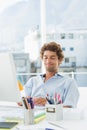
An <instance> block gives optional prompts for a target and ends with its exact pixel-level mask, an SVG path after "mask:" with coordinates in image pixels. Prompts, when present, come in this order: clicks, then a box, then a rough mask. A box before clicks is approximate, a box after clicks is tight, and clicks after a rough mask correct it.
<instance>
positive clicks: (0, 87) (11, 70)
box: [0, 53, 21, 102]
mask: <svg viewBox="0 0 87 130" xmlns="http://www.w3.org/2000/svg"><path fill="white" fill-rule="evenodd" d="M0 101H8V102H10V101H11V102H18V101H21V96H20V91H19V88H18V82H17V77H16V69H15V64H14V60H13V56H12V54H11V53H0Z"/></svg>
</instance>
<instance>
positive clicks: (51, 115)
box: [45, 104, 63, 121]
mask: <svg viewBox="0 0 87 130" xmlns="http://www.w3.org/2000/svg"><path fill="white" fill-rule="evenodd" d="M45 110H46V120H48V121H58V120H63V105H62V104H46V107H45Z"/></svg>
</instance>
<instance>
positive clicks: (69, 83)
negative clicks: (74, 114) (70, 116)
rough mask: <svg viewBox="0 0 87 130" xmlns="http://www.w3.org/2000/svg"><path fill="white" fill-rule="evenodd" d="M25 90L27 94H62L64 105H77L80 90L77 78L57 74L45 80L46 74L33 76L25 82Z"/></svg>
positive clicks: (36, 95) (41, 95)
mask: <svg viewBox="0 0 87 130" xmlns="http://www.w3.org/2000/svg"><path fill="white" fill-rule="evenodd" d="M25 92H26V95H27V96H32V97H46V95H47V94H48V95H50V96H51V97H54V94H55V93H58V94H60V97H61V100H62V103H63V105H64V106H72V107H76V105H77V102H78V98H79V91H78V86H77V84H76V82H75V80H73V79H71V78H70V77H65V76H62V75H59V74H55V75H54V76H52V77H51V78H49V79H48V80H47V81H46V82H44V75H39V76H35V77H32V78H30V79H29V80H28V82H27V83H26V84H25Z"/></svg>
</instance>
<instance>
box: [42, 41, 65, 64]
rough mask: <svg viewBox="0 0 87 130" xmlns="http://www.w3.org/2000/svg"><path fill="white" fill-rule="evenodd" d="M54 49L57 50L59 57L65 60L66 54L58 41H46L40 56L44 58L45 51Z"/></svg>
mask: <svg viewBox="0 0 87 130" xmlns="http://www.w3.org/2000/svg"><path fill="white" fill-rule="evenodd" d="M47 50H49V51H53V52H56V54H57V56H58V59H59V60H60V61H63V59H64V54H63V51H62V48H61V46H60V44H58V43H56V42H49V43H45V44H44V45H43V46H42V47H41V51H40V57H41V59H43V54H44V52H45V51H47Z"/></svg>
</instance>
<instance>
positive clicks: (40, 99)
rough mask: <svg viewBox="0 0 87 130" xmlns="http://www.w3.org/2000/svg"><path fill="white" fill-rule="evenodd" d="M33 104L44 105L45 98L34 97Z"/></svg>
mask: <svg viewBox="0 0 87 130" xmlns="http://www.w3.org/2000/svg"><path fill="white" fill-rule="evenodd" d="M34 104H35V105H39V106H45V104H46V99H45V98H42V97H39V98H34Z"/></svg>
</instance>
